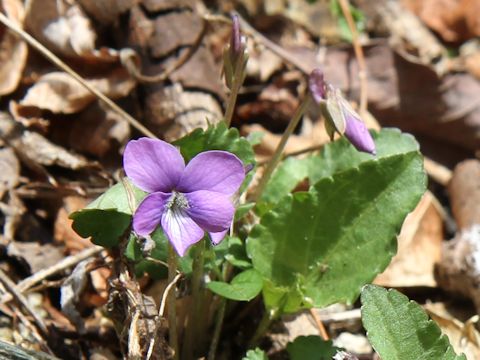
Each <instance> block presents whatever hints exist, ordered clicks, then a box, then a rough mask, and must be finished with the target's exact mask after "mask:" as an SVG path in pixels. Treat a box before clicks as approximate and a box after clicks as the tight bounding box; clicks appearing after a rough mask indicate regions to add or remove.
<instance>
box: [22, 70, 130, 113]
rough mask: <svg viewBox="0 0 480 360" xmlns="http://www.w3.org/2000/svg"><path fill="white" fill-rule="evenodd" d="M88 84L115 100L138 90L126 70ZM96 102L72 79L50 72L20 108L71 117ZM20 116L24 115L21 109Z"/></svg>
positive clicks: (89, 93)
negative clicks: (30, 107)
mask: <svg viewBox="0 0 480 360" xmlns="http://www.w3.org/2000/svg"><path fill="white" fill-rule="evenodd" d="M87 82H88V83H89V84H90V85H91V86H93V87H94V88H96V89H97V90H99V91H101V92H102V93H103V94H105V95H107V96H108V97H110V98H112V99H117V98H120V97H124V96H126V95H128V94H129V93H130V91H131V90H132V89H133V87H134V86H135V82H134V81H133V79H132V78H131V77H130V76H129V75H128V73H127V72H126V70H124V69H116V70H114V71H112V72H111V73H109V74H106V75H105V77H102V78H97V79H87ZM95 99H96V96H95V95H94V94H92V93H91V92H90V91H88V90H87V89H85V88H84V87H83V86H82V85H80V84H79V83H78V82H77V81H76V80H74V79H73V78H72V77H71V76H70V75H68V74H66V73H63V72H51V73H48V74H45V75H43V76H42V77H40V79H39V80H38V82H37V83H36V84H35V85H34V86H32V87H31V88H30V89H29V90H28V92H27V94H26V95H25V97H24V98H23V99H22V100H21V101H20V104H19V105H20V106H24V107H28V106H34V107H37V108H40V109H44V110H50V111H51V112H53V113H63V114H72V113H76V112H78V111H80V110H82V109H84V108H85V107H86V106H87V105H88V104H90V103H91V102H93V101H94V100H95ZM18 112H19V113H20V114H21V113H22V110H21V108H19V109H18Z"/></svg>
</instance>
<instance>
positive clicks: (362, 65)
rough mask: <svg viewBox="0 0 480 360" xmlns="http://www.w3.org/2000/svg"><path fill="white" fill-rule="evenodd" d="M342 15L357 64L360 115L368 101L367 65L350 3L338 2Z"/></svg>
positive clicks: (364, 110) (346, 0)
mask: <svg viewBox="0 0 480 360" xmlns="http://www.w3.org/2000/svg"><path fill="white" fill-rule="evenodd" d="M339 3H340V7H341V8H342V12H343V15H344V16H345V19H346V20H347V24H348V27H349V29H350V32H351V33H352V43H353V50H354V51H355V57H356V58H357V62H358V68H359V70H358V77H359V79H360V114H361V115H363V114H365V112H366V110H367V101H368V83H367V65H366V62H365V56H364V55H363V48H362V45H361V44H360V39H359V37H358V32H357V27H356V26H355V22H354V21H353V17H352V12H351V11H350V3H349V1H348V0H339Z"/></svg>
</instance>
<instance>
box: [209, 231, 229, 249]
mask: <svg viewBox="0 0 480 360" xmlns="http://www.w3.org/2000/svg"><path fill="white" fill-rule="evenodd" d="M227 232H228V229H227V230H224V231H220V232H211V233H209V234H208V235H210V240H212V243H213V244H214V245H218V244H220V242H221V241H222V240H223V239H225V235H227Z"/></svg>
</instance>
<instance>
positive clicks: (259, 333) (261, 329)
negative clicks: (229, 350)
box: [248, 310, 273, 349]
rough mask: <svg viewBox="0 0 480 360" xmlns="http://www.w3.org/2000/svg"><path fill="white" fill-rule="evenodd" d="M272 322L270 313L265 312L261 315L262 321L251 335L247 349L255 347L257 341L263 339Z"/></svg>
mask: <svg viewBox="0 0 480 360" xmlns="http://www.w3.org/2000/svg"><path fill="white" fill-rule="evenodd" d="M272 320H273V316H272V314H271V312H269V311H268V310H266V311H265V313H264V314H263V317H262V320H260V323H259V324H258V327H257V330H256V331H255V334H253V336H252V338H251V340H250V342H249V343H248V348H249V349H251V348H253V347H254V346H255V345H257V343H258V341H259V340H260V339H261V338H262V337H263V335H265V333H266V332H267V330H268V327H269V326H270V323H271V322H272Z"/></svg>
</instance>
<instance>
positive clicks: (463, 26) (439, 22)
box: [403, 0, 480, 42]
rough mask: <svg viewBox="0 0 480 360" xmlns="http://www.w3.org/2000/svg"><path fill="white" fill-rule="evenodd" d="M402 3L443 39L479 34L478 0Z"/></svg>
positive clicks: (436, 0) (421, 0) (448, 39)
mask: <svg viewBox="0 0 480 360" xmlns="http://www.w3.org/2000/svg"><path fill="white" fill-rule="evenodd" d="M403 3H404V4H405V5H406V6H407V7H408V8H409V9H410V10H411V11H413V12H414V13H415V14H416V15H417V16H418V17H420V19H422V21H423V22H425V24H427V26H428V27H430V28H431V29H433V30H435V31H436V32H437V33H439V34H440V36H441V37H442V38H443V39H444V40H445V41H450V42H456V41H463V40H468V39H470V38H473V37H475V36H480V20H479V17H478V13H479V11H480V2H479V1H478V0H403Z"/></svg>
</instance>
